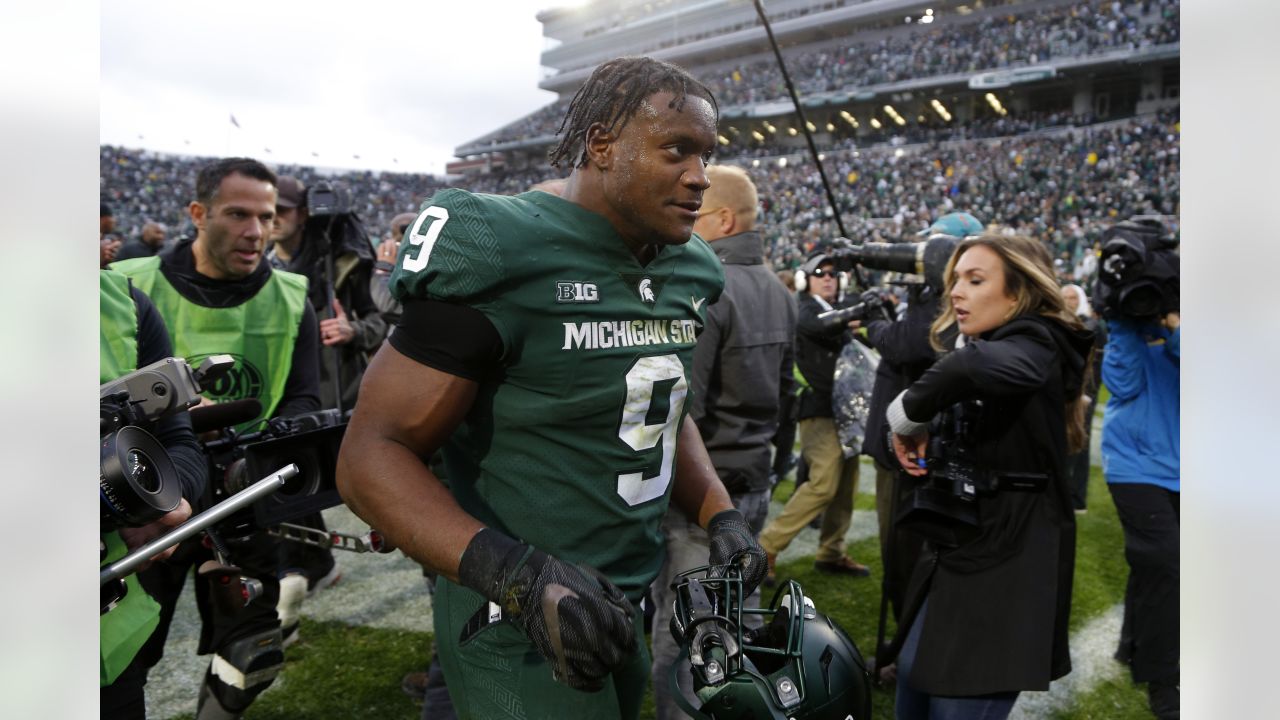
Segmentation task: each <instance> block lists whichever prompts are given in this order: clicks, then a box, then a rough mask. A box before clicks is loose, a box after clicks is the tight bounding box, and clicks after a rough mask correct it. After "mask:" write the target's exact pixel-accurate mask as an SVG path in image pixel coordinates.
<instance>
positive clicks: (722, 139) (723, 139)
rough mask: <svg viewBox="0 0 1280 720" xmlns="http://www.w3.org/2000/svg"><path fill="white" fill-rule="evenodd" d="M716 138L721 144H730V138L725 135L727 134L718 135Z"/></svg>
mask: <svg viewBox="0 0 1280 720" xmlns="http://www.w3.org/2000/svg"><path fill="white" fill-rule="evenodd" d="M716 139H717V140H719V141H720V144H721V145H728V144H729V138H727V137H725V136H723V135H717V136H716Z"/></svg>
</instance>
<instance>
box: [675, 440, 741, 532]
mask: <svg viewBox="0 0 1280 720" xmlns="http://www.w3.org/2000/svg"><path fill="white" fill-rule="evenodd" d="M677 448H678V449H677V451H676V477H675V481H674V482H673V483H672V488H671V502H672V503H673V504H675V506H676V507H678V508H680V510H681V511H683V512H684V514H685V516H686V517H688V518H689V519H691V520H696V521H697V523H698V526H699V527H703V528H705V527H706V526H707V523H709V522H711V518H712V517H713V516H715V514H716V513H718V512H720V511H722V510H728V509H730V508H732V507H733V501H732V500H730V499H729V493H728V491H726V490H725V489H724V483H722V482H720V477H719V476H718V475H716V469H715V466H713V465H712V464H711V458H710V457H709V456H708V455H707V448H706V446H704V445H703V444H702V435H701V434H699V433H698V427H697V426H696V425H694V424H693V422H691V421H689V420H688V419H686V421H685V423H684V424H683V426H682V427H681V428H680V439H679V442H678V445H677Z"/></svg>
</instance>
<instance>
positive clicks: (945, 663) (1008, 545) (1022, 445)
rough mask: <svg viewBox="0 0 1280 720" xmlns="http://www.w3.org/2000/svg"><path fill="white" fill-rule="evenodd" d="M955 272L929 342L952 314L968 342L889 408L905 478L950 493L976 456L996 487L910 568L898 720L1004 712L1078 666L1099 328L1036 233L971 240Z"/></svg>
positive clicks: (955, 260)
mask: <svg viewBox="0 0 1280 720" xmlns="http://www.w3.org/2000/svg"><path fill="white" fill-rule="evenodd" d="M945 277H946V283H947V286H946V288H947V290H946V296H947V299H948V302H947V305H946V307H945V308H944V311H943V313H942V314H941V315H940V316H939V318H938V319H937V320H936V321H935V322H934V324H933V328H932V330H933V341H934V344H935V346H939V345H940V342H939V340H938V337H939V334H940V333H941V332H942V331H943V330H945V329H947V328H948V327H950V326H952V325H955V326H958V328H959V331H960V333H961V336H962V337H961V338H960V340H961V342H958V343H957V344H958V345H960V347H959V349H957V350H955V351H953V352H950V353H948V354H946V355H944V356H943V357H942V358H941V359H940V360H939V361H938V362H937V363H936V364H934V366H933V367H932V368H931V369H930V370H929V371H928V372H926V373H925V374H924V376H922V377H921V378H920V380H918V381H917V382H916V383H914V384H913V385H912V386H911V387H909V388H908V389H907V390H905V391H903V393H902V394H901V395H899V396H898V397H897V399H895V400H894V401H893V403H892V404H891V405H890V407H889V410H888V413H887V414H888V418H889V423H890V427H891V428H892V431H893V433H894V435H893V445H894V451H895V453H896V454H897V457H898V461H899V462H900V463H901V464H902V466H903V468H905V470H906V472H907V473H908V474H909V475H912V476H916V477H920V478H922V479H923V478H924V477H925V476H926V475H927V474H928V473H929V472H930V470H932V471H933V472H934V473H935V475H937V476H939V477H932V478H929V480H926V481H924V482H923V483H922V484H923V485H927V486H930V487H931V488H933V489H934V490H937V491H939V492H940V493H941V494H943V495H948V498H944V499H949V498H950V497H954V496H951V495H950V493H951V492H952V488H953V487H955V486H961V485H963V483H954V484H951V483H950V481H949V479H948V478H955V477H958V476H960V475H962V474H964V472H965V469H966V468H969V469H970V470H971V471H972V474H973V476H975V477H977V478H980V479H986V480H991V479H995V481H996V482H997V483H998V484H999V486H1000V487H1001V489H998V490H995V491H990V490H987V491H986V492H983V491H981V490H980V491H979V493H978V494H977V496H976V498H975V499H973V500H972V502H969V501H958V502H954V503H952V506H951V507H960V508H962V509H961V511H960V513H961V514H963V513H964V512H970V513H971V512H972V511H973V510H974V509H976V511H977V512H976V518H974V517H973V516H972V515H970V516H969V517H968V518H967V520H963V521H960V522H959V523H956V524H955V525H952V526H950V527H948V528H946V529H945V530H946V531H945V532H938V533H934V534H933V535H932V537H935V538H939V539H936V540H934V541H931V542H930V543H929V545H928V546H927V547H926V551H925V553H924V556H923V557H922V559H921V562H920V563H919V564H918V565H917V567H916V569H915V572H914V573H913V575H912V579H911V582H910V584H909V588H908V593H907V603H906V607H907V615H906V616H905V617H904V618H903V626H904V627H906V628H909V631H908V632H907V634H906V638H905V642H903V644H902V650H901V654H900V656H899V660H898V689H897V717H898V718H900V719H906V718H943V717H945V718H983V719H987V718H1004V717H1006V716H1007V715H1008V714H1009V712H1010V710H1012V709H1013V704H1014V701H1015V700H1016V699H1017V696H1018V693H1019V692H1020V691H1022V690H1046V689H1048V687H1049V681H1050V680H1053V679H1056V678H1058V677H1061V676H1063V675H1065V674H1066V673H1068V672H1069V671H1070V669H1071V662H1070V658H1069V657H1068V654H1067V618H1068V614H1069V611H1070V608H1071V576H1072V570H1073V563H1074V559H1075V516H1074V514H1073V513H1072V507H1071V498H1070V488H1069V483H1068V481H1067V479H1066V478H1064V477H1063V476H1062V471H1063V467H1064V460H1065V458H1066V456H1067V453H1068V451H1069V449H1074V448H1077V447H1079V446H1080V445H1081V444H1082V443H1083V438H1084V416H1083V411H1082V406H1081V403H1080V402H1079V400H1080V395H1081V384H1082V380H1083V378H1084V375H1085V373H1086V369H1087V367H1088V363H1087V359H1088V355H1089V352H1090V349H1091V347H1092V344H1093V336H1092V333H1091V332H1090V331H1088V330H1085V329H1084V328H1083V327H1082V326H1081V324H1080V322H1079V320H1078V319H1077V318H1076V317H1075V316H1074V315H1073V314H1072V313H1070V312H1069V311H1067V309H1066V307H1065V305H1064V303H1063V299H1062V295H1061V293H1060V291H1059V289H1058V284H1057V282H1055V280H1054V275H1053V268H1052V263H1051V261H1050V259H1049V255H1048V253H1047V252H1046V251H1045V249H1044V247H1043V246H1042V245H1041V244H1040V243H1039V242H1038V241H1036V240H1033V239H1031V238H1028V237H1021V236H1008V235H999V234H992V233H988V234H985V235H981V236H976V237H969V238H967V239H965V240H964V241H962V242H961V243H960V244H959V245H958V246H957V247H956V249H955V252H954V253H953V254H952V256H951V261H950V262H949V263H948V265H947V270H946V275H945ZM939 349H941V347H939ZM958 408H959V409H958ZM939 414H941V415H942V416H943V418H944V419H946V421H947V423H946V424H944V425H943V424H940V425H935V426H934V429H935V432H936V431H937V430H938V429H942V428H946V432H945V433H944V437H945V438H946V439H947V443H946V444H945V445H946V446H945V448H939V447H938V445H939V443H935V446H934V447H935V452H934V453H929V452H928V450H929V447H930V446H929V437H930V426H929V422H930V421H931V420H932V419H933V418H934V417H935V416H938V415H939ZM957 418H964V420H963V421H957ZM957 428H960V430H957ZM927 455H928V456H929V457H928V462H927V463H926V462H924V459H925V458H926V456H927ZM923 465H927V466H928V468H929V469H926V467H922V466H923ZM940 471H941V472H940ZM944 480H946V482H944ZM981 485H982V482H979V486H981ZM1019 485H1020V486H1022V487H1023V488H1024V489H1023V490H1022V491H1015V490H1010V489H1009V487H1010V486H1019ZM1027 488H1030V489H1027ZM931 491H932V490H931ZM934 497H936V495H935V496H934ZM935 507H936V506H935ZM945 514H946V513H944V515H945ZM917 517H919V516H917ZM925 517H932V516H930V515H927V514H926V516H925ZM927 522H929V521H926V523H927ZM944 525H945V523H944ZM957 528H959V530H957ZM914 608H918V612H915V613H914V614H913V613H912V612H911V610H912V609H914Z"/></svg>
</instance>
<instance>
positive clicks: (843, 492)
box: [760, 418, 858, 562]
mask: <svg viewBox="0 0 1280 720" xmlns="http://www.w3.org/2000/svg"><path fill="white" fill-rule="evenodd" d="M799 428H800V452H801V454H802V455H803V456H804V459H805V462H807V463H809V482H807V483H805V484H804V485H801V486H800V488H799V489H798V490H796V492H795V494H794V495H792V496H791V499H790V500H788V501H787V504H786V506H785V507H783V508H782V513H781V514H779V515H778V516H777V517H775V518H774V519H773V520H772V521H771V522H770V523H769V524H768V525H766V526H765V528H764V531H763V532H761V533H760V545H761V546H762V547H764V550H765V552H767V553H769V554H771V555H776V554H778V553H780V552H782V551H783V550H785V549H786V548H787V546H788V545H790V544H791V541H792V540H794V539H795V536H796V535H799V534H800V531H801V530H803V529H804V528H805V526H807V525H808V524H809V521H810V520H812V519H813V518H814V517H815V516H817V515H818V513H822V527H821V529H820V530H819V531H818V552H817V554H816V555H815V556H814V560H815V561H817V562H835V561H837V560H839V559H840V558H842V557H844V536H845V533H847V532H848V531H849V522H850V521H851V520H852V518H853V495H854V492H855V491H856V490H857V487H858V457H857V456H856V455H855V456H853V457H851V458H849V459H848V460H845V458H844V453H843V451H842V450H841V449H840V441H839V440H838V439H837V438H836V425H835V422H834V421H833V420H832V419H831V418H806V419H804V420H801V421H800V424H799Z"/></svg>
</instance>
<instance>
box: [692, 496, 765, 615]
mask: <svg viewBox="0 0 1280 720" xmlns="http://www.w3.org/2000/svg"><path fill="white" fill-rule="evenodd" d="M707 535H709V536H710V537H711V558H710V561H711V565H712V566H713V567H714V566H717V565H729V564H734V565H737V566H738V567H739V568H741V571H742V592H743V593H744V594H746V595H750V594H751V593H752V592H754V591H755V589H756V587H757V586H759V585H760V581H761V580H764V576H765V575H767V574H768V573H769V559H768V558H767V557H765V554H764V548H762V547H760V543H758V542H756V538H755V535H754V534H753V533H752V532H751V526H750V525H748V524H747V521H746V519H745V518H743V517H742V513H740V512H738V511H737V510H733V509H730V510H722V511H720V512H718V513H716V514H715V516H713V517H712V518H711V522H709V523H707Z"/></svg>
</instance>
